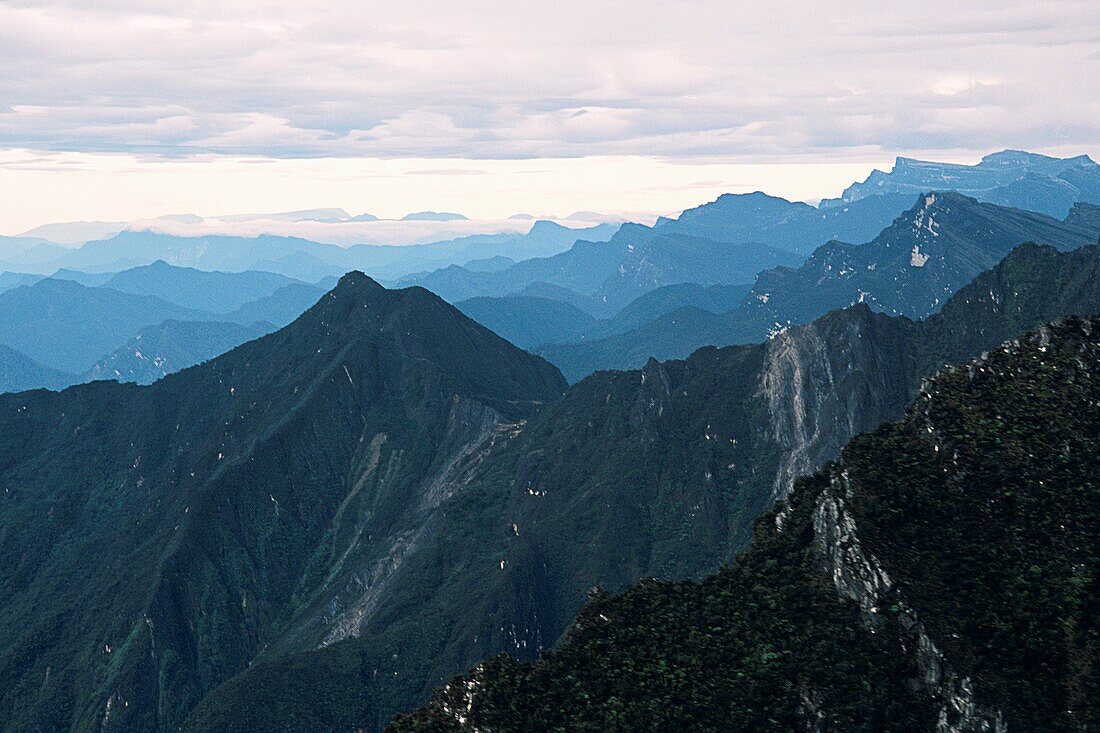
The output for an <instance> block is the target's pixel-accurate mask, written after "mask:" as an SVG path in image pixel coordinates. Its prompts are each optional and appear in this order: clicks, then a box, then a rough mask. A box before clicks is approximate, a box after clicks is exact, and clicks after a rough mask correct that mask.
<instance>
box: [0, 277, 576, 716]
mask: <svg viewBox="0 0 1100 733" xmlns="http://www.w3.org/2000/svg"><path fill="white" fill-rule="evenodd" d="M564 387H565V383H564V380H563V379H562V378H561V375H560V374H559V373H558V372H557V371H556V370H555V369H554V368H553V367H552V366H550V365H549V364H547V363H546V362H544V361H542V360H540V359H538V358H536V357H532V356H530V355H529V354H527V353H525V352H522V351H520V350H519V349H518V348H516V347H514V346H512V345H511V344H509V343H507V342H505V341H504V340H502V339H500V338H499V337H497V336H496V335H494V334H492V333H491V332H489V331H487V330H486V329H484V328H482V327H480V326H478V325H477V324H475V323H473V322H472V321H470V320H469V319H467V318H466V317H464V316H463V315H461V313H459V312H458V311H456V310H455V309H454V308H452V307H451V306H449V305H447V304H445V303H443V302H442V301H440V300H439V299H438V298H436V297H435V296H433V295H431V294H430V293H428V292H426V291H424V290H420V289H416V288H413V289H408V290H402V291H389V290H385V289H384V288H382V287H381V286H379V285H378V284H377V283H375V282H373V281H371V280H369V279H368V278H366V277H364V276H363V275H361V274H350V275H348V276H346V277H344V278H343V279H342V280H341V281H340V283H339V285H338V286H337V287H336V288H335V289H334V290H333V291H332V292H330V293H329V294H327V295H325V296H324V297H323V298H321V300H320V301H319V302H318V303H317V304H316V305H315V306H314V307H313V308H311V309H310V310H309V311H307V312H306V313H305V314H304V315H303V316H302V317H301V318H299V319H298V320H297V321H295V323H293V324H291V325H290V326H289V327H287V328H285V329H283V330H281V331H278V332H276V333H273V334H270V335H268V336H265V337H262V338H260V339H257V340H254V341H250V342H248V343H246V344H243V345H242V346H240V347H238V348H236V349H234V350H233V351H230V352H229V353H228V354H225V355H223V356H221V357H219V358H216V359H214V360H212V361H210V362H207V363H206V364H203V365H200V366H197V367H192V368H190V369H185V370H184V371H182V372H178V373H176V374H172V375H169V376H168V377H166V378H164V379H162V380H160V381H158V382H156V383H155V384H153V385H150V386H147V387H140V386H136V385H131V384H119V383H114V382H94V383H91V384H87V385H81V386H77V387H72V388H70V389H67V390H65V391H63V392H61V393H49V392H45V391H37V392H27V393H20V394H14V395H5V396H2V397H0V436H2V437H0V488H2V491H0V555H2V556H3V557H5V558H13V559H14V561H13V562H10V563H6V564H5V565H4V566H3V567H2V568H0V591H2V598H3V600H2V602H0V629H3V631H2V632H0V728H3V729H7V730H43V731H57V730H66V731H92V730H95V731H168V730H176V729H177V728H178V726H179V725H180V723H182V721H183V718H184V716H185V715H186V714H187V712H188V711H189V710H190V709H191V708H192V707H193V706H194V705H195V704H196V703H197V702H198V700H199V699H200V698H201V697H202V696H203V695H204V693H205V692H206V691H207V690H209V689H211V688H212V687H213V686H215V685H217V684H218V683H220V682H221V681H223V680H225V679H226V678H228V677H230V676H232V675H233V674H235V673H237V672H240V671H242V670H244V669H245V668H247V667H248V665H249V664H251V663H252V662H253V661H255V660H256V659H257V658H258V657H259V656H261V655H263V654H264V653H265V651H266V650H268V649H269V648H271V647H272V646H275V645H279V646H280V647H281V648H283V649H286V650H294V649H308V648H313V647H315V646H317V645H318V644H319V643H321V642H322V641H324V640H326V639H328V640H333V639H337V638H340V637H341V636H342V635H344V634H346V633H347V632H346V629H347V628H349V627H353V626H354V623H355V619H357V618H358V617H359V616H360V615H362V614H364V613H366V612H367V610H368V609H369V608H370V606H371V604H372V602H373V601H372V594H373V593H374V592H375V591H376V590H377V586H378V584H380V583H383V584H384V582H385V579H386V577H387V574H388V572H389V571H390V569H391V568H392V567H393V566H394V565H395V564H399V563H400V558H401V556H402V555H403V554H404V553H406V552H412V551H414V550H415V549H416V547H417V546H418V544H419V543H420V542H421V541H422V540H421V533H422V531H423V525H424V522H425V519H426V517H428V516H430V515H431V514H432V513H433V511H434V509H435V507H437V506H438V504H439V503H440V502H442V501H443V499H444V498H445V486H446V479H447V477H448V476H449V475H450V472H451V471H452V469H453V466H454V465H455V463H456V462H457V461H458V460H459V459H460V458H461V457H462V456H465V455H467V454H468V453H470V452H473V451H476V450H478V449H480V448H481V447H482V446H483V445H484V444H485V443H486V442H487V441H490V440H492V439H493V436H494V435H495V434H496V433H497V431H499V430H502V429H504V428H503V427H502V426H503V425H506V424H508V423H511V422H514V421H516V420H519V419H522V418H523V417H524V416H525V415H527V414H528V413H529V412H530V410H531V409H532V406H533V404H535V403H537V402H541V401H546V400H551V399H554V398H555V397H557V396H558V395H560V393H561V392H562V390H563V389H564Z"/></svg>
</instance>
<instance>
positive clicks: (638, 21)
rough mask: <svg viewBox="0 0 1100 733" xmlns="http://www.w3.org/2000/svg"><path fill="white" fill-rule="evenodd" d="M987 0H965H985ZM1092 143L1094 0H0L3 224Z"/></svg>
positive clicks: (742, 180) (821, 192)
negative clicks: (376, 0)
mask: <svg viewBox="0 0 1100 733" xmlns="http://www.w3.org/2000/svg"><path fill="white" fill-rule="evenodd" d="M976 6H980V7H976ZM1008 147H1011V148H1022V149H1028V150H1033V151H1036V152H1045V153H1049V154H1055V155H1074V154H1079V153H1088V154H1092V155H1093V156H1094V157H1098V156H1097V153H1098V152H1100V3H1097V2H1095V0H1065V1H1058V0H1044V2H1014V1H1008V0H987V1H985V2H982V3H959V2H943V1H942V0H925V1H924V2H907V3H895V2H888V3H884V2H882V1H881V0H878V1H877V2H864V1H859V2H855V1H852V2H828V1H824V2H823V1H820V0H819V1H813V2H811V1H809V0H791V1H790V2H785V3H774V2H735V1H733V2H731V1H730V0H661V1H660V2H655V1H651V0H634V1H632V2H620V1H610V2H601V1H598V0H584V1H580V0H556V1H555V2H531V1H527V2H480V1H478V0H469V1H467V2H462V3H458V2H425V1H423V0H404V1H403V2H379V3H362V2H343V1H341V0H330V1H328V2H324V3H319V2H308V1H304V0H294V1H293V2H287V1H284V0H266V1H265V2H252V1H251V0H237V1H235V0H171V1H170V2H166V1H164V0H95V1H94V2H90V1H89V0H81V1H76V0H51V1H49V2H46V1H44V0H0V201H3V204H2V206H0V232H6V233H13V232H16V231H21V230H24V229H27V228H30V227H32V226H35V225H37V224H42V223H45V222H50V221H63V220H70V219H124V220H131V219H137V218H144V217H153V216H157V215H161V214H170V213H181V212H193V213H199V214H203V215H217V214H229V213H244V212H253V211H278V210H285V209H301V208H312V207H320V206H339V207H343V208H346V209H348V210H349V211H351V212H352V213H361V212H371V213H374V214H376V215H380V216H400V215H401V214H403V213H405V212H408V211H415V210H422V209H443V210H458V211H462V212H463V213H466V214H467V215H469V216H472V217H475V218H480V219H486V220H488V219H502V218H504V217H507V216H508V215H510V214H514V213H517V212H529V213H538V214H556V215H558V216H566V215H568V214H569V213H570V212H571V211H573V210H577V209H585V210H596V211H606V212H612V213H619V214H624V213H638V212H649V213H667V212H672V211H676V210H678V209H680V208H684V207H685V206H690V205H694V204H697V203H701V202H702V201H705V200H709V199H711V198H713V197H714V196H716V195H717V194H718V193H721V192H723V191H734V192H738V191H746V190H756V189H764V190H768V191H769V192H771V193H776V194H778V195H784V196H787V197H789V198H801V199H809V200H813V199H816V198H820V197H824V196H835V195H836V194H838V193H839V191H840V190H841V189H842V188H843V187H844V186H845V185H847V184H848V183H850V182H851V181H852V180H855V179H857V178H863V177H864V176H866V174H867V173H868V172H869V171H870V169H871V168H872V167H880V168H882V167H886V168H888V167H889V166H890V165H891V163H892V161H893V159H894V157H895V156H897V155H909V156H914V157H925V158H934V159H938V160H946V161H954V162H975V161H976V160H977V159H978V158H980V157H981V156H982V155H983V154H985V153H988V152H991V151H994V150H999V149H1002V148H1008Z"/></svg>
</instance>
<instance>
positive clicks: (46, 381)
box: [0, 345, 79, 392]
mask: <svg viewBox="0 0 1100 733" xmlns="http://www.w3.org/2000/svg"><path fill="white" fill-rule="evenodd" d="M77 381H79V378H78V377H77V376H76V375H75V374H66V373H65V372H62V371H58V370H57V369H50V368H49V367H47V366H43V365H41V364H39V363H38V362H36V361H34V360H33V359H31V358H30V357H29V356H26V355H25V354H20V353H19V352H18V351H16V350H15V349H12V348H10V347H8V346H3V345H0V392H22V391H23V390H27V389H38V388H45V389H62V388H64V387H67V386H69V385H70V384H74V383H76V382H77Z"/></svg>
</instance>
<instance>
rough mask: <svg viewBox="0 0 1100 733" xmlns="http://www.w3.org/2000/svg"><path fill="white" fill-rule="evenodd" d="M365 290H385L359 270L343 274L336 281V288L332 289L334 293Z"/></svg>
mask: <svg viewBox="0 0 1100 733" xmlns="http://www.w3.org/2000/svg"><path fill="white" fill-rule="evenodd" d="M362 288H367V289H370V290H385V288H384V287H382V285H381V284H380V283H379V282H378V281H377V280H375V279H374V278H372V277H371V276H370V275H367V274H366V273H364V272H362V271H361V270H352V271H350V272H347V273H344V275H342V276H341V277H340V280H339V281H337V283H336V287H335V288H333V292H334V293H341V292H346V293H353V292H356V291H357V290H359V289H362Z"/></svg>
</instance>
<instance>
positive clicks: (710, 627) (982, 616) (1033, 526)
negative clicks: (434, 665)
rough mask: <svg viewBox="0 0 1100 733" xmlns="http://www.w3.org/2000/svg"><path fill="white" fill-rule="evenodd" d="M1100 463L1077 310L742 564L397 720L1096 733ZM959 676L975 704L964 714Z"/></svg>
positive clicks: (781, 520) (492, 669)
mask: <svg viewBox="0 0 1100 733" xmlns="http://www.w3.org/2000/svg"><path fill="white" fill-rule="evenodd" d="M1098 476H1100V319H1091V320H1081V319H1075V318H1071V319H1069V320H1067V321H1065V322H1063V323H1061V324H1059V325H1057V326H1054V327H1051V328H1044V329H1041V330H1040V331H1039V332H1038V333H1035V334H1032V335H1030V336H1027V337H1026V338H1023V339H1021V340H1020V342H1019V344H1018V345H1017V344H1013V345H1009V346H1007V347H1006V348H1004V349H998V350H996V351H995V352H993V353H992V354H991V355H989V356H988V358H983V359H980V360H977V361H975V362H973V363H972V364H969V365H967V366H964V367H961V368H958V369H951V370H948V371H947V372H946V373H944V374H943V375H941V376H940V377H938V378H937V379H935V380H934V381H933V382H932V383H931V384H930V385H928V386H927V387H926V389H925V390H923V391H922V393H921V395H920V397H919V398H918V399H917V401H916V402H915V404H914V405H913V407H912V408H911V409H910V410H909V412H908V415H907V416H906V418H905V419H904V420H903V421H902V422H900V423H898V424H895V425H890V426H886V427H883V428H882V429H880V430H878V431H876V432H875V433H872V434H868V435H864V436H861V437H859V438H857V439H856V440H854V441H853V442H852V443H851V444H850V445H849V447H848V448H846V449H845V450H844V452H843V455H842V457H841V458H840V460H839V461H837V462H836V463H835V464H831V465H829V466H827V467H826V468H825V469H824V470H822V471H821V472H819V473H818V474H816V475H814V476H812V477H810V478H809V479H806V480H804V481H803V482H802V483H801V484H800V486H799V487H798V489H797V490H796V492H795V494H794V495H793V496H792V497H791V501H790V504H789V506H785V507H782V508H781V509H780V510H779V512H773V513H770V514H768V515H766V516H765V517H763V518H762V519H761V520H760V522H759V523H758V524H757V536H756V541H755V543H754V544H753V546H752V548H751V549H750V550H749V551H748V552H747V553H745V554H744V555H742V556H741V557H740V558H738V559H737V560H736V561H734V562H733V563H732V564H731V565H730V566H729V567H728V568H726V569H723V570H722V571H720V572H719V573H717V574H716V575H714V576H711V577H709V578H707V579H705V580H703V581H702V582H701V583H690V582H688V583H677V584H668V583H659V582H655V581H649V582H643V583H641V584H640V585H638V586H636V587H634V588H632V589H630V590H629V591H628V592H626V593H625V594H623V595H621V596H616V597H608V596H606V595H603V594H597V596H596V598H594V599H593V600H590V601H589V603H588V604H587V605H586V606H585V608H584V609H583V611H582V612H581V614H580V617H579V618H578V621H577V623H576V624H575V625H574V626H573V628H572V629H571V630H570V632H569V635H568V637H567V639H566V641H565V642H564V643H563V645H562V646H561V648H560V649H557V650H555V651H552V652H549V653H547V654H545V655H544V656H543V657H542V658H541V659H540V660H539V661H538V662H537V663H536V664H533V665H527V664H520V663H516V662H514V661H512V659H511V658H509V657H507V656H502V657H497V658H495V659H493V660H491V661H489V662H486V663H485V664H482V665H479V666H478V667H476V668H475V669H474V670H473V671H472V672H471V673H470V674H469V675H467V676H464V677H460V678H458V679H456V680H454V681H452V682H451V683H450V684H448V685H447V686H445V687H444V688H443V689H441V690H440V691H439V692H438V693H437V694H436V695H435V696H434V697H433V699H432V701H431V702H430V703H429V704H428V705H427V706H425V707H424V708H422V709H421V710H419V711H417V712H416V713H413V714H411V715H407V716H402V717H399V718H398V719H397V720H396V721H395V722H394V723H393V724H392V725H391V726H390V727H389V728H388V731H390V732H391V733H414V732H416V731H438V732H443V731H454V732H456V733H457V732H459V731H474V730H493V731H501V732H504V731H532V730H539V731H608V730H623V731H627V730H629V731H647V730H650V731H667V730H676V729H683V730H693V731H710V730H713V731H742V730H743V731H790V730H796V729H811V730H838V731H840V730H843V731H918V730H927V731H931V730H934V729H936V724H935V721H936V719H937V717H938V716H939V715H940V713H941V711H944V712H943V714H944V715H946V716H948V718H947V719H948V720H949V721H951V722H952V723H953V724H955V725H958V726H959V728H958V729H959V730H978V729H979V726H980V724H981V721H983V720H987V721H988V720H994V719H998V718H1000V719H1003V722H1004V723H1005V724H1007V729H1008V730H1027V731H1032V730H1035V731H1037V730H1043V731H1088V730H1093V729H1095V727H1096V726H1097V725H1098V724H1100V705H1098V704H1097V697H1096V696H1095V691H1096V689H1097V685H1098V684H1100V671H1098V670H1097V662H1098V661H1100V657H1098V649H1100V647H1098V645H1097V642H1098V641H1100V634H1098V631H1100V628H1098V624H1097V614H1096V604H1097V598H1098V597H1100V596H1098V594H1097V590H1098V588H1097V580H1096V579H1097V572H1098V571H1100V550H1098V548H1100V481H1098V478H1097V477H1098ZM838 500H839V501H843V502H844V504H846V505H847V507H848V511H850V513H851V514H850V516H851V518H852V520H853V522H854V524H853V525H851V526H850V527H848V528H847V531H848V532H850V534H847V535H843V536H842V535H838V534H837V533H836V531H835V530H836V527H837V525H836V524H833V525H830V518H829V517H830V515H829V514H828V512H826V511H824V509H823V508H825V507H828V506H829V505H830V502H835V501H838ZM834 543H835V544H834ZM861 543H862V546H861ZM834 553H835V554H834ZM856 553H862V555H859V556H857V554H856ZM837 557H838V558H840V559H839V560H831V558H837ZM861 558H864V559H866V560H867V562H869V563H871V565H870V566H874V565H876V564H881V567H882V569H883V570H884V571H885V572H886V573H888V574H889V577H890V578H892V579H893V583H892V584H890V585H881V584H880V586H881V587H877V588H876V587H873V584H872V585H870V586H869V585H863V586H861V585H860V583H859V581H858V580H857V581H856V582H854V583H853V582H847V584H846V585H844V590H845V591H846V592H838V591H840V590H841V589H842V581H839V580H837V574H838V572H840V573H848V574H850V577H852V578H857V579H860V578H862V579H866V578H867V577H869V575H868V574H869V572H870V571H869V570H867V568H868V567H870V566H865V565H862V564H861V562H860V560H861ZM836 563H839V564H836ZM830 571H831V573H830ZM852 588H855V591H854V597H853V595H852V591H851V589H852ZM856 601H859V602H861V603H862V604H863V607H862V609H861V603H857V602H856ZM863 602H866V603H863ZM869 604H874V605H869ZM914 621H916V622H917V623H919V624H921V625H923V627H924V628H925V629H927V633H928V635H929V637H930V639H931V640H932V643H933V644H934V645H935V646H936V647H938V648H939V650H940V651H942V653H943V659H942V660H937V661H936V662H935V663H930V662H929V658H930V657H929V655H928V654H927V653H922V652H918V650H917V649H916V648H914V644H913V643H912V639H913V638H914V634H915V633H919V631H917V632H915V631H914V627H913V626H912V622H914ZM933 656H934V655H933ZM959 675H963V676H966V677H968V678H969V679H970V681H971V684H972V687H973V698H972V700H971V702H973V703H974V705H975V707H973V708H963V713H962V715H960V716H958V717H956V716H955V714H954V713H953V712H950V711H951V710H952V708H951V705H950V702H951V701H950V700H949V694H950V692H951V686H950V684H949V683H948V682H946V680H947V679H950V678H951V677H953V676H954V677H957V676H959Z"/></svg>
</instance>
